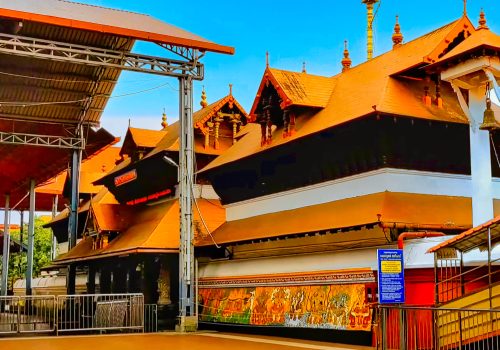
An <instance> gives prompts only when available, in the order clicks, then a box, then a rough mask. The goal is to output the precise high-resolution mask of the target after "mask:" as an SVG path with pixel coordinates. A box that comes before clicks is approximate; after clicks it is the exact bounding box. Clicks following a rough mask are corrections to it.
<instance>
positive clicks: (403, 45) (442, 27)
mask: <svg viewBox="0 0 500 350" xmlns="http://www.w3.org/2000/svg"><path fill="white" fill-rule="evenodd" d="M462 18H464V17H463V16H462V17H460V18H458V19H456V20H454V21H452V22H450V23H448V24H445V25H443V26H441V27H439V28H437V29H434V30H433V31H431V32H428V33H425V34H424V35H421V36H419V37H416V38H414V39H412V40H410V41H408V42H405V43H403V44H401V47H400V48H398V50H400V49H401V48H404V47H406V46H407V45H410V44H412V43H414V42H415V41H417V40H421V39H423V38H425V37H428V36H431V35H433V34H435V33H437V32H439V31H441V30H443V29H444V28H446V27H453V26H454V25H456V24H457V23H458V22H459V21H460V20H461V19H462ZM467 18H468V17H467ZM393 52H394V49H391V50H388V51H386V52H384V53H382V54H380V55H378V56H375V57H373V59H371V60H368V61H363V62H361V63H359V64H357V65H355V66H352V67H351V68H349V69H348V70H347V71H345V72H339V73H337V74H335V75H333V76H332V78H333V77H337V76H341V75H343V74H346V73H347V74H348V73H349V72H351V71H353V70H357V69H358V68H359V67H363V66H364V65H365V64H370V63H371V62H375V61H377V60H379V59H381V58H382V57H385V56H386V55H389V54H391V53H393ZM423 61H424V60H423V58H422V62H423Z"/></svg>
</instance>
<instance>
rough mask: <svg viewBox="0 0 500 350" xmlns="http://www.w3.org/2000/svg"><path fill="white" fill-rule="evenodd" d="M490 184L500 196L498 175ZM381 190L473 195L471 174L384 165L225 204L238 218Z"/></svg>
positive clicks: (231, 215) (228, 214) (231, 217)
mask: <svg viewBox="0 0 500 350" xmlns="http://www.w3.org/2000/svg"><path fill="white" fill-rule="evenodd" d="M490 174H491V172H490ZM490 179H491V176H490ZM491 188H492V189H493V194H494V198H499V199H500V179H494V181H492V182H491ZM384 191H390V192H406V193H417V194H430V195H443V196H458V197H472V194H473V192H474V191H473V189H472V181H471V176H467V175H456V174H445V173H433V172H427V171H416V170H404V169H393V168H385V169H378V170H374V171H370V172H366V173H363V174H358V175H354V176H349V177H345V178H342V179H337V180H333V181H328V182H323V183H320V184H316V185H312V186H307V187H302V188H299V189H294V190H290V191H285V192H280V193H276V194H271V195H267V196H263V197H259V198H254V199H251V200H247V201H242V202H238V203H233V204H230V205H227V206H226V219H227V221H233V220H239V219H244V218H248V217H252V216H257V215H262V214H268V213H274V212H279V211H283V210H290V209H296V208H301V207H304V206H310V205H315V204H322V203H328V202H332V201H337V200H341V199H346V198H352V197H357V196H364V195H368V194H373V193H379V192H384ZM490 202H491V201H490Z"/></svg>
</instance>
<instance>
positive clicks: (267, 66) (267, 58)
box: [266, 51, 269, 68]
mask: <svg viewBox="0 0 500 350" xmlns="http://www.w3.org/2000/svg"><path fill="white" fill-rule="evenodd" d="M266 68H269V51H266Z"/></svg>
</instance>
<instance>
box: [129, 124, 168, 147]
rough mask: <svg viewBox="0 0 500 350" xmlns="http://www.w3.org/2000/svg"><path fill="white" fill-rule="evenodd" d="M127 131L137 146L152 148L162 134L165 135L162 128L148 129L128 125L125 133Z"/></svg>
mask: <svg viewBox="0 0 500 350" xmlns="http://www.w3.org/2000/svg"><path fill="white" fill-rule="evenodd" d="M129 132H130V136H131V137H132V140H133V141H134V143H135V145H136V146H137V147H147V148H154V147H156V145H157V144H158V142H160V140H161V139H162V138H163V136H165V131H163V130H148V129H139V128H132V127H129V128H128V131H127V134H128V133H129Z"/></svg>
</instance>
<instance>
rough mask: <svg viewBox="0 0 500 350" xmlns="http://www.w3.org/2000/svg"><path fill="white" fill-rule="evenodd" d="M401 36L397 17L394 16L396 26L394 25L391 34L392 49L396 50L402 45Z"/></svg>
mask: <svg viewBox="0 0 500 350" xmlns="http://www.w3.org/2000/svg"><path fill="white" fill-rule="evenodd" d="M402 42H403V34H401V26H400V25H399V16H398V15H396V24H395V25H394V34H392V43H393V45H392V48H394V49H395V48H396V47H399V46H401V45H402Z"/></svg>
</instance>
